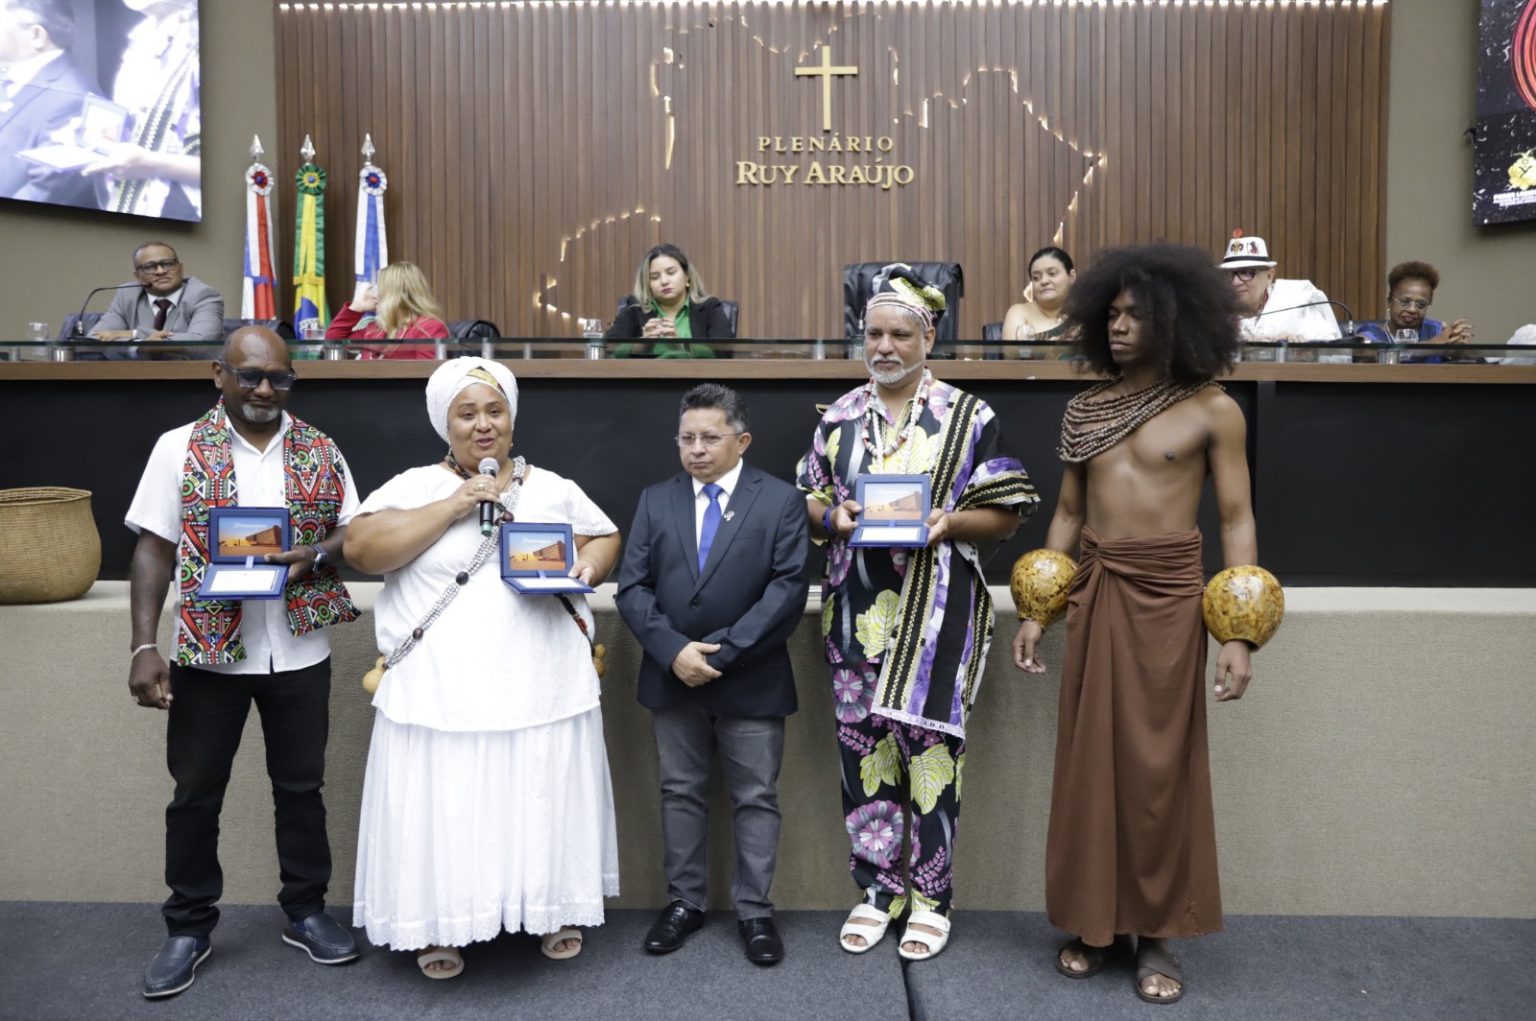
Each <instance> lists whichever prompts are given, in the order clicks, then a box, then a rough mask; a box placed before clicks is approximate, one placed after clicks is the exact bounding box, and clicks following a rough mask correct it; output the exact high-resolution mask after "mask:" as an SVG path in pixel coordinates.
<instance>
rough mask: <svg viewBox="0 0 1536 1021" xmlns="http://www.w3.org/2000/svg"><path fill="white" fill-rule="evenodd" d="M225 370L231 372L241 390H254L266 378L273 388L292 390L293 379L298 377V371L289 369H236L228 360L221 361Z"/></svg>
mask: <svg viewBox="0 0 1536 1021" xmlns="http://www.w3.org/2000/svg"><path fill="white" fill-rule="evenodd" d="M219 364H220V365H222V366H224V369H225V371H227V372H233V373H234V374H235V380H236V381H237V382H238V383H239V384H240V389H242V390H254V389H256V388H257V387H259V386H261V381H262V380H266V381H267V382H268V383H270V384H271V385H272V389H274V390H292V389H293V381H294V380H296V379H298V378H299V375H298V373H296V372H294V371H293V370H292V369H289V370H287V371H285V372H266V371H264V370H262V369H237V368H235V367H234V366H233V365H231V364H229V363H228V362H225V361H221V362H219Z"/></svg>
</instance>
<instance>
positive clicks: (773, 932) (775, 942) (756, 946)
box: [736, 918, 784, 964]
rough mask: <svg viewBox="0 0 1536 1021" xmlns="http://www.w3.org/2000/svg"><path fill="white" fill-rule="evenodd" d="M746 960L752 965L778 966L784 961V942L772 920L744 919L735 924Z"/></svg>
mask: <svg viewBox="0 0 1536 1021" xmlns="http://www.w3.org/2000/svg"><path fill="white" fill-rule="evenodd" d="M736 928H737V929H738V930H740V932H741V945H742V946H743V947H744V948H746V951H747V960H749V961H751V962H752V963H753V964H778V963H779V962H780V961H782V960H784V941H783V940H781V939H779V930H778V929H776V928H775V927H774V924H773V919H772V918H744V919H742V920H741V921H739V922H737V923H736Z"/></svg>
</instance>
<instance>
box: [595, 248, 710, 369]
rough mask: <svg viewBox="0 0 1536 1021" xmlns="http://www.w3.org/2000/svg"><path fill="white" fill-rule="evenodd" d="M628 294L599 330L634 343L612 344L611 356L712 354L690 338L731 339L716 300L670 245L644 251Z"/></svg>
mask: <svg viewBox="0 0 1536 1021" xmlns="http://www.w3.org/2000/svg"><path fill="white" fill-rule="evenodd" d="M630 297H631V298H633V301H631V302H630V303H629V304H627V305H625V306H624V307H623V308H622V309H620V310H619V316H618V318H617V319H615V320H614V321H613V325H612V326H610V327H608V332H607V333H605V334H603V336H604V337H605V338H607V339H608V340H624V341H634V342H635V343H627V344H620V345H619V346H618V347H616V348H614V351H613V356H614V357H615V358H714V357H715V351H714V349H713V348H711V347H709V346H708V345H707V344H695V343H693V341H695V340H735V339H736V328H735V327H734V326H732V325H731V321H730V319H728V318H726V315H725V307H724V306H723V305H721V303H720V299H719V298H711V297H710V296H709V293H708V292H707V291H705V289H704V280H703V278H702V277H700V276H699V271H698V270H697V269H695V268H694V265H693V263H691V262H689V261H688V256H686V255H684V254H683V250H682V249H681V248H679V247H677V246H676V245H671V244H663V245H657V246H656V247H655V248H652V249H651V250H650V251H649V252H646V253H645V258H643V259H641V260H640V266H639V268H638V269H636V270H635V282H634V288H633V290H632V291H631V294H630Z"/></svg>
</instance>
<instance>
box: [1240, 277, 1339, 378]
mask: <svg viewBox="0 0 1536 1021" xmlns="http://www.w3.org/2000/svg"><path fill="white" fill-rule="evenodd" d="M1327 300H1328V295H1326V294H1324V293H1323V292H1322V291H1321V290H1319V289H1318V288H1317V287H1316V286H1315V285H1313V283H1312V281H1310V280H1276V281H1275V282H1274V285H1273V286H1271V287H1270V289H1269V299H1268V300H1267V301H1265V302H1264V308H1263V309H1262V310H1261V311H1260V312H1259V314H1258V315H1256V316H1245V317H1243V319H1242V321H1241V325H1242V333H1243V339H1244V340H1290V341H1298V340H1338V339H1339V338H1340V337H1341V336H1343V334H1342V333H1340V332H1339V320H1338V317H1337V316H1335V315H1334V314H1333V306H1332V305H1328V304H1323V303H1326V302H1327ZM1298 305H1305V306H1307V307H1306V308H1298V307H1297V306H1298ZM1346 360H1347V359H1346Z"/></svg>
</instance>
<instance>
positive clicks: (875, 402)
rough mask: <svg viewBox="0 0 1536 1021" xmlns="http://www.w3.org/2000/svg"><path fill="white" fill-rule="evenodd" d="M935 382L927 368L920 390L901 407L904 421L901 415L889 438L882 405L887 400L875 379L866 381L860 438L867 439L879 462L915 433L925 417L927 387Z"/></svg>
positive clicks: (919, 386)
mask: <svg viewBox="0 0 1536 1021" xmlns="http://www.w3.org/2000/svg"><path fill="white" fill-rule="evenodd" d="M932 385H933V373H931V372H929V371H928V370H927V369H924V370H923V377H922V379H920V380H918V382H917V392H916V393H914V394H913V395H912V399H911V400H910V401H908V402H907V403H906V404H905V405H903V406H902V414H903V415H906V416H907V417H906V422H905V424H903V423H902V420H901V419H899V418H898V419H897V420H896V425H897V427H898V428H897V430H896V432H895V436H894V438H893V439H891V440H887V438H886V431H885V416H884V415H882V414H880V408H881V407H883V406H884V403H885V402H883V401H881V400H880V391H879V390H878V389H877V388H876V386H875V381H874V380H870V381H869V382H868V383H865V384H864V391H865V403H864V422H863V425H862V426H861V428H860V429H859V438H860V439H862V440H863V441H864V449H865V450H868V451H869V453H870V455H871V456H872V457H874V459H875V460H876V462H879V461H883V460H885V459H886V458H888V457H890V456H891V455H892V454H894V453H896V451H898V450H900V449H901V447H902V445H903V444H905V443H906V442H907V440H909V439H911V438H912V433H913V431H914V430H915V429H916V428H917V420H918V419H919V418H921V417H922V416H923V407H924V405H926V404H927V403H928V390H929V387H931V386H932Z"/></svg>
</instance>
